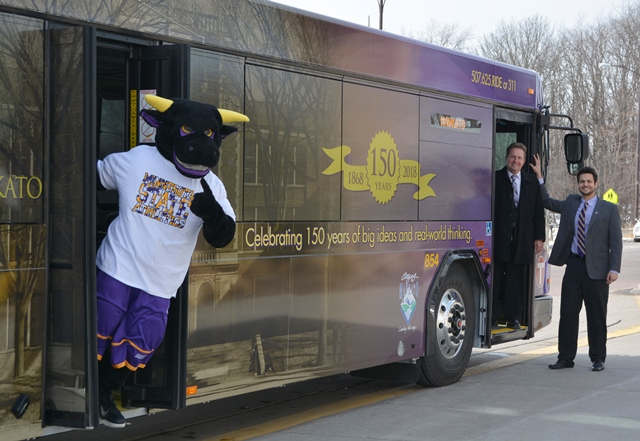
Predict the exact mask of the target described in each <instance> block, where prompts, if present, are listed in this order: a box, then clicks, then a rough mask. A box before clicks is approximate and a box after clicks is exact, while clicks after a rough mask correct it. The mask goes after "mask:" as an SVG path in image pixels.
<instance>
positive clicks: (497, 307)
mask: <svg viewBox="0 0 640 441" xmlns="http://www.w3.org/2000/svg"><path fill="white" fill-rule="evenodd" d="M495 124H496V127H495V140H494V144H495V149H494V170H496V171H498V170H501V169H502V168H503V167H505V165H506V151H507V147H508V146H509V145H510V144H512V143H514V142H519V143H522V144H524V145H525V146H526V148H527V151H526V154H525V163H524V165H523V167H522V171H523V172H525V173H529V172H530V167H529V164H530V163H531V161H532V158H533V155H534V154H540V153H541V151H542V150H543V148H542V146H541V145H539V144H540V141H539V140H540V139H542V138H543V137H542V136H536V133H538V132H540V133H541V132H542V130H543V128H542V127H540V124H539V123H538V121H536V119H535V118H534V117H533V115H531V114H529V113H524V112H518V111H515V110H509V109H496V123H495ZM534 179H535V177H534ZM494 185H497V184H496V182H495V181H494ZM494 194H495V195H498V194H499V193H498V190H495V191H494ZM496 197H497V196H496ZM501 216H502V217H501ZM499 218H500V219H504V213H501V212H498V209H497V202H496V201H495V200H494V214H493V219H494V229H495V230H496V231H495V232H497V230H498V229H499V228H504V227H500V225H499V223H498V222H499ZM494 240H495V235H494ZM531 246H532V247H533V243H532V244H531ZM495 253H496V243H495V242H494V260H493V265H494V274H493V283H492V286H493V287H494V290H493V299H492V303H493V304H494V308H493V309H494V313H495V312H496V311H503V309H502V307H503V306H504V299H505V297H506V296H509V295H522V293H520V294H518V293H513V292H507V291H504V290H503V292H502V293H500V292H499V291H500V289H499V283H496V282H497V274H496V271H497V270H499V268H502V265H499V263H498V262H496V259H495ZM543 254H544V250H543V251H542V252H541V253H538V254H537V255H536V256H535V259H534V260H535V261H536V262H538V260H539V258H543V259H544V260H545V261H546V258H544V257H543ZM532 264H533V262H532ZM534 273H535V268H534V267H533V265H528V266H527V268H526V270H525V282H524V286H522V289H523V290H524V291H525V293H524V296H523V302H524V305H523V310H522V316H521V318H520V319H519V321H520V324H521V328H520V329H513V328H511V327H509V326H507V325H506V322H507V321H508V320H507V319H506V317H504V316H501V315H499V314H498V315H499V316H498V317H492V322H493V323H492V330H491V334H492V342H493V344H496V343H500V342H505V341H511V340H517V339H522V338H531V337H533V335H534V332H535V329H537V328H538V326H537V325H536V321H537V320H538V319H537V318H534V316H535V317H537V313H536V312H535V311H536V310H537V308H538V307H543V306H541V305H537V304H536V301H538V300H540V301H541V302H542V303H545V302H547V297H545V298H542V297H540V298H537V297H535V295H536V290H535V289H534V282H535V281H534V278H533V276H534Z"/></svg>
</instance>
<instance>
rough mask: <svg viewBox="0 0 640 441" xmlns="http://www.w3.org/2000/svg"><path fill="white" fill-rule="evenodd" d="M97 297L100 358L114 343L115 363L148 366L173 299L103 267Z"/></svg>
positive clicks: (163, 329) (162, 331)
mask: <svg viewBox="0 0 640 441" xmlns="http://www.w3.org/2000/svg"><path fill="white" fill-rule="evenodd" d="M96 297H97V312H98V360H101V359H102V356H103V354H104V353H105V351H106V350H107V348H108V347H109V346H111V364H112V365H113V367H115V368H121V367H124V366H126V367H127V368H129V369H131V370H132V371H135V370H136V369H138V368H143V367H145V366H146V364H147V362H148V361H149V359H150V358H151V356H152V355H153V351H154V350H155V349H156V348H157V347H158V346H160V343H161V342H162V339H163V337H164V332H165V329H166V327H167V314H168V312H169V303H170V299H165V298H162V297H157V296H154V295H151V294H149V293H147V292H145V291H142V290H141V289H137V288H132V287H130V286H128V285H125V284H124V283H122V282H120V281H118V280H116V279H114V278H113V277H111V276H109V275H108V274H106V273H104V272H102V271H101V270H100V269H98V270H97V272H96Z"/></svg>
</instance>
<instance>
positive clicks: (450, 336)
mask: <svg viewBox="0 0 640 441" xmlns="http://www.w3.org/2000/svg"><path fill="white" fill-rule="evenodd" d="M466 329H467V316H466V312H465V308H464V302H463V300H462V296H461V295H460V293H459V292H458V291H457V290H455V289H448V290H447V291H446V292H445V293H444V295H443V296H442V299H440V304H439V305H438V316H437V322H436V333H437V336H438V347H439V348H440V352H442V355H444V356H445V357H446V358H453V357H455V356H456V355H457V354H458V352H459V351H460V348H462V343H463V341H464V336H465V331H466Z"/></svg>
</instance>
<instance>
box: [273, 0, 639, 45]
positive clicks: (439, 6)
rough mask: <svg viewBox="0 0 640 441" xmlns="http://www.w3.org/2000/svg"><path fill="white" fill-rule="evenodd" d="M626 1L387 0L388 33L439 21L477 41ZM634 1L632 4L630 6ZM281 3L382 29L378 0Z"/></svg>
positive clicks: (592, 16)
mask: <svg viewBox="0 0 640 441" xmlns="http://www.w3.org/2000/svg"><path fill="white" fill-rule="evenodd" d="M624 1H625V0H536V1H529V2H524V1H523V2H519V1H514V0H435V1H434V0H385V5H384V12H383V15H382V17H383V29H384V30H385V31H388V32H393V33H396V34H407V33H409V32H411V33H413V34H414V35H418V34H420V33H421V32H423V30H424V29H425V26H426V24H427V23H428V22H429V21H430V20H431V19H432V18H434V19H436V20H437V22H438V23H440V24H455V23H459V26H460V27H461V28H464V29H469V28H470V29H471V31H472V32H473V34H474V37H475V38H476V39H478V38H480V37H481V36H482V35H485V34H487V33H489V32H491V31H492V30H493V29H495V27H496V26H497V25H498V23H500V21H501V20H504V21H512V20H513V21H520V20H522V19H524V18H526V17H528V16H534V15H536V14H537V15H541V16H543V17H547V18H549V20H550V21H551V23H552V24H553V25H555V26H562V25H564V26H565V27H569V28H570V27H573V26H574V25H576V24H578V23H579V22H580V21H582V22H584V23H594V22H595V21H596V20H597V19H598V18H599V17H601V16H602V17H603V16H608V15H609V14H611V13H614V12H615V10H616V7H619V6H621V5H622V4H624V3H623V2H624ZM628 1H629V0H627V2H628ZM276 2H277V3H282V4H285V5H289V6H293V7H296V8H299V9H304V10H307V11H312V12H315V13H318V14H322V15H328V16H330V17H335V18H339V19H341V20H345V21H349V22H352V23H357V24H360V25H363V26H371V27H375V28H376V29H377V28H378V25H379V16H380V14H379V7H378V0H276Z"/></svg>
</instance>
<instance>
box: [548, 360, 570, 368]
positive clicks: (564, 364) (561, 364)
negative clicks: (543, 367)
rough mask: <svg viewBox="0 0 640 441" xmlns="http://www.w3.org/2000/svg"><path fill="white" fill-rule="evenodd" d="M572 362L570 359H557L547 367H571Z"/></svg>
mask: <svg viewBox="0 0 640 441" xmlns="http://www.w3.org/2000/svg"><path fill="white" fill-rule="evenodd" d="M572 367H573V363H572V362H570V361H564V360H558V361H556V362H555V363H553V364H550V365H549V369H564V368H567V369H569V368H572Z"/></svg>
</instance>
